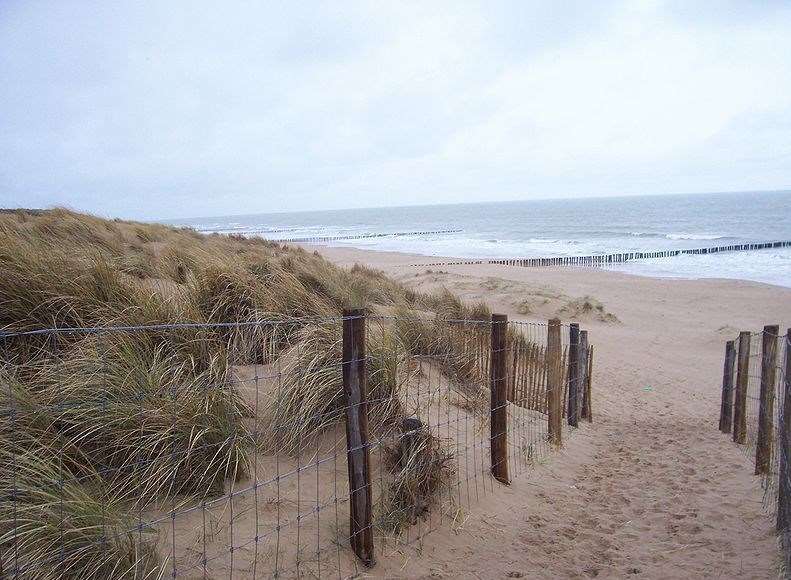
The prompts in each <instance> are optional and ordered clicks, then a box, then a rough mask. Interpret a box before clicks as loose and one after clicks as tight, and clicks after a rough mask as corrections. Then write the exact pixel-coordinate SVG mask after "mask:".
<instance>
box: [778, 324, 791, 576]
mask: <svg viewBox="0 0 791 580" xmlns="http://www.w3.org/2000/svg"><path fill="white" fill-rule="evenodd" d="M783 342H784V350H785V364H784V366H783V375H784V377H783V386H782V388H783V391H782V392H783V403H782V409H783V415H782V417H781V419H780V432H779V433H778V434H777V435H778V436H777V444H778V454H779V459H780V461H779V463H780V465H779V468H778V476H777V479H778V483H777V531H778V532H779V533H780V538H781V540H782V543H783V544H782V545H783V549H784V550H785V559H786V562H785V563H786V570H791V568H790V567H789V565H791V546H790V545H789V533H791V479H790V478H791V469H789V467H791V463H789V458H791V328H789V329H788V330H787V331H786V335H785V339H784V341H783Z"/></svg>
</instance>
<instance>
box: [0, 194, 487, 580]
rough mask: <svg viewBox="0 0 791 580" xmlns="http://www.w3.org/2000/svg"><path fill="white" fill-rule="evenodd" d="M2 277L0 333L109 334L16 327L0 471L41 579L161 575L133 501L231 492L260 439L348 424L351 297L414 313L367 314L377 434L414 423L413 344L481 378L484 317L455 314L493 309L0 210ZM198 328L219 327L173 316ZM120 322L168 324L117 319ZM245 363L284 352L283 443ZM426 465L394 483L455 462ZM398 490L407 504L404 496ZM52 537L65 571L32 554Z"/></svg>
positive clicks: (219, 249)
mask: <svg viewBox="0 0 791 580" xmlns="http://www.w3.org/2000/svg"><path fill="white" fill-rule="evenodd" d="M0 271H2V272H3V275H2V276H0V329H2V330H5V331H6V332H18V331H29V330H36V329H42V328H52V327H59V328H77V327H95V328H96V329H99V330H97V331H95V332H94V331H90V332H73V333H61V334H58V335H49V334H44V335H36V336H32V337H26V338H15V339H0V359H1V360H2V361H3V366H2V368H0V413H1V416H0V484H1V485H2V487H3V489H2V490H1V491H2V493H3V497H4V498H13V501H8V500H7V499H6V500H4V501H3V502H2V505H0V552H2V556H0V557H1V558H2V562H3V563H6V567H8V562H9V557H11V556H10V554H11V553H13V557H14V558H15V560H16V563H17V564H19V565H20V566H22V565H31V575H30V577H35V578H39V577H40V578H71V577H75V578H76V577H79V578H127V577H129V578H143V577H149V576H150V575H153V574H156V570H157V569H158V566H161V565H162V562H158V556H157V554H156V551H155V550H154V549H153V547H152V543H151V541H150V539H149V538H148V537H147V535H146V534H142V533H139V534H124V533H122V532H123V530H127V529H131V528H134V526H135V523H134V522H131V523H130V522H129V516H128V514H130V513H132V512H133V511H136V510H139V509H143V508H146V507H148V506H151V505H154V504H155V503H156V502H158V501H161V500H168V499H169V500H172V501H186V499H185V498H196V497H197V498H206V497H211V496H217V495H219V494H221V493H223V491H224V489H225V486H226V484H227V482H228V480H232V479H239V478H242V477H245V476H246V475H247V474H248V473H249V470H250V462H251V457H252V454H253V453H255V452H256V450H258V449H260V445H257V444H258V443H260V441H256V439H257V438H258V439H265V440H267V441H268V442H269V444H271V443H272V442H273V441H274V442H277V443H278V444H279V451H280V452H281V453H287V452H293V451H295V450H296V448H297V447H298V445H299V444H300V442H301V441H303V440H304V439H305V438H307V437H309V436H312V435H313V434H317V433H320V432H321V430H323V429H325V428H327V427H330V426H332V425H334V424H338V423H339V422H340V421H342V410H343V394H342V387H341V385H342V381H341V366H340V364H339V361H340V359H341V356H340V355H341V328H340V324H338V322H337V316H338V315H339V314H341V312H342V311H343V309H344V308H349V307H356V308H366V309H367V310H368V311H369V312H372V313H376V312H382V313H390V312H396V313H397V314H398V316H397V317H396V319H395V320H391V319H389V318H382V319H379V320H378V321H371V323H369V325H368V337H367V349H368V356H369V361H368V365H369V375H368V377H369V378H368V380H369V387H368V388H369V391H368V395H369V401H370V408H371V413H370V417H371V426H372V429H373V430H375V431H384V430H392V429H393V428H394V426H395V425H397V424H398V421H399V420H400V419H401V418H402V417H403V413H404V411H403V409H402V408H401V401H400V399H399V393H400V391H401V389H402V385H404V384H406V382H408V381H409V379H410V376H411V375H410V373H412V372H414V369H415V367H414V365H411V364H409V361H408V357H410V356H413V355H416V354H432V355H435V356H444V357H445V360H446V361H447V368H448V370H449V372H453V373H455V376H456V377H457V378H458V379H460V380H462V379H467V378H470V377H472V376H473V375H474V373H475V372H476V371H475V369H472V368H471V367H469V366H468V365H467V363H464V364H462V363H461V362H459V361H461V360H462V358H463V357H461V356H459V354H460V352H459V350H458V348H459V347H458V344H460V342H459V341H460V337H461V335H462V334H463V333H464V332H466V331H467V330H469V329H464V328H458V329H457V330H456V331H448V330H447V329H448V328H451V325H449V324H447V323H441V322H440V321H447V320H452V319H462V318H463V319H473V320H483V319H486V318H488V316H489V312H488V309H486V307H485V306H483V305H477V306H473V307H469V306H466V305H464V304H463V303H462V302H461V301H460V300H458V298H456V297H455V296H454V295H452V294H451V293H450V292H447V291H445V292H443V293H440V294H438V295H435V296H426V295H418V294H416V293H414V292H412V291H410V290H408V289H406V288H404V287H403V286H401V285H400V284H398V283H396V282H395V281H393V280H391V279H389V278H387V277H386V276H385V275H384V274H383V273H382V272H379V271H377V270H374V269H371V268H367V267H363V266H354V267H352V268H350V269H344V268H338V267H336V266H334V265H332V264H331V263H329V262H327V261H326V260H324V259H323V258H322V257H321V256H319V255H318V254H316V253H311V252H307V251H305V250H303V249H301V248H291V247H285V246H281V245H278V244H276V243H273V242H268V241H266V240H262V239H248V238H244V237H238V236H221V235H209V236H204V235H201V234H198V233H196V232H194V231H191V230H188V229H178V228H172V227H167V226H164V225H156V224H141V223H135V222H125V221H120V220H114V221H108V220H103V219H100V218H96V217H92V216H87V215H83V214H78V213H75V212H71V211H68V210H63V209H56V210H51V211H44V212H31V211H13V212H0ZM419 311H420V314H419V313H418V312H419ZM427 316H428V318H427ZM431 317H433V321H432V320H431ZM332 321H334V322H332ZM185 323H186V324H188V325H204V326H197V327H183V328H160V327H159V326H158V325H168V324H185ZM227 323H240V324H241V325H242V326H237V327H233V326H222V325H226V324H227ZM205 325H217V326H205ZM114 326H115V327H139V326H156V328H152V329H150V330H146V331H144V332H143V331H133V330H129V331H126V330H123V331H120V330H119V331H114V332H109V331H106V330H101V329H106V328H107V327H114ZM454 332H455V334H454ZM457 343H458V344H457ZM462 354H463V353H462ZM249 364H277V365H278V368H279V369H281V372H282V376H283V378H284V380H283V382H282V384H281V386H280V388H279V391H278V395H277V400H276V404H275V405H274V406H273V408H270V409H265V410H263V411H262V413H263V414H264V420H263V421H260V423H261V424H262V425H265V426H268V427H264V430H266V429H267V428H268V429H269V433H268V435H269V436H268V437H263V438H261V437H260V435H261V433H253V432H251V430H250V424H251V421H249V419H250V417H251V414H252V412H253V411H252V409H251V405H250V402H249V401H247V400H245V398H244V397H243V396H242V395H241V394H240V390H239V388H238V386H237V385H236V384H235V381H234V380H233V368H234V366H235V365H249ZM267 413H268V419H269V420H268V421H267V420H266V417H267ZM259 419H261V417H259ZM264 434H265V435H266V433H264ZM271 435H276V436H275V437H272V436H271ZM429 435H430V434H429ZM427 445H428V447H430V448H433V444H431V442H430V440H427ZM424 459H426V458H425V457H424V456H423V455H422V454H420V453H418V455H417V456H416V458H415V459H414V460H413V461H411V463H410V465H418V464H419V465H420V469H419V470H417V471H414V472H412V471H410V469H411V468H410V469H407V472H404V473H402V474H401V475H399V476H398V477H399V478H401V479H400V480H401V481H403V482H404V486H405V487H404V489H414V486H415V485H417V486H418V488H419V490H418V491H419V493H420V494H421V495H422V496H426V494H429V495H430V493H431V490H432V489H433V488H434V487H433V486H434V484H430V483H429V484H428V485H429V486H428V487H425V486H424V487H420V486H421V485H422V484H421V483H419V481H417V480H415V479H414V478H418V479H421V478H426V477H428V478H432V477H434V476H433V475H431V473H430V472H431V471H432V470H433V469H434V468H435V467H436V468H437V469H441V467H442V466H441V465H435V464H434V463H432V461H433V460H430V461H429V462H428V463H426V461H424ZM399 469H400V471H404V466H403V465H402V466H401V467H400V468H399ZM407 477H411V478H413V479H412V480H411V482H408V481H407V480H406V479H404V478H407ZM20 478H24V485H20ZM399 493H400V492H399ZM409 493H410V494H411V493H412V492H409ZM61 496H62V501H61ZM404 497H406V498H408V495H407V496H404ZM394 501H395V502H396V503H395V504H394V506H395V507H394V509H397V510H400V511H403V506H401V505H400V504H401V503H403V501H406V499H404V500H403V501H402V500H401V499H396V500H394ZM421 501H427V500H426V499H425V498H423V499H421ZM64 518H65V519H64ZM130 525H131V528H130ZM15 529H16V533H17V539H16V541H15V542H16V543H15V544H14V545H13V546H10V545H9V542H11V541H13V540H12V538H13V535H14V530H15ZM20 534H21V537H20ZM56 550H61V551H62V552H61V553H59V556H58V558H59V560H58V562H59V563H58V565H57V566H54V567H49V568H47V567H40V569H39V567H35V566H33V565H32V563H34V562H37V561H42V562H45V561H47V560H46V559H44V560H42V558H45V555H46V554H47V553H50V554H51V553H54V552H55V551H56ZM34 568H35V570H34ZM37 574H38V575H37Z"/></svg>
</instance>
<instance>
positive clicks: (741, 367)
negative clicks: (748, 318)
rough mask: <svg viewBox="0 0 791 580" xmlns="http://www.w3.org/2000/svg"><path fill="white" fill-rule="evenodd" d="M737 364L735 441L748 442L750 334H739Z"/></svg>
mask: <svg viewBox="0 0 791 580" xmlns="http://www.w3.org/2000/svg"><path fill="white" fill-rule="evenodd" d="M737 361H738V362H737V364H736V397H735V399H734V402H733V441H734V442H735V443H741V444H744V443H745V441H747V383H748V381H749V378H750V333H749V332H747V331H742V332H740V333H739V358H738V359H737Z"/></svg>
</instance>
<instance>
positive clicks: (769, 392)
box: [755, 325, 780, 475]
mask: <svg viewBox="0 0 791 580" xmlns="http://www.w3.org/2000/svg"><path fill="white" fill-rule="evenodd" d="M779 334H780V327H779V326H777V325H771V326H764V332H763V335H762V337H761V404H760V406H759V407H758V440H757V441H756V444H755V475H763V474H767V473H769V463H770V462H771V460H772V429H773V426H772V425H773V421H774V408H775V377H776V376H777V372H776V371H777V336H778V335H779Z"/></svg>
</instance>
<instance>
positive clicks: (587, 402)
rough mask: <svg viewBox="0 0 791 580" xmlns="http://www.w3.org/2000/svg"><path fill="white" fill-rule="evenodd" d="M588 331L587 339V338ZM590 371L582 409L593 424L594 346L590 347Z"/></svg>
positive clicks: (586, 377) (588, 363)
mask: <svg viewBox="0 0 791 580" xmlns="http://www.w3.org/2000/svg"><path fill="white" fill-rule="evenodd" d="M587 334H588V333H587V331H586V332H585V337H586V338H587ZM586 364H587V365H588V370H587V371H586V372H585V398H584V399H583V401H582V409H583V410H584V411H585V418H586V419H587V420H588V423H593V403H592V402H591V397H592V395H593V393H592V391H593V389H592V388H591V385H592V383H593V345H591V346H589V347H588V360H587V362H586Z"/></svg>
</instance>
